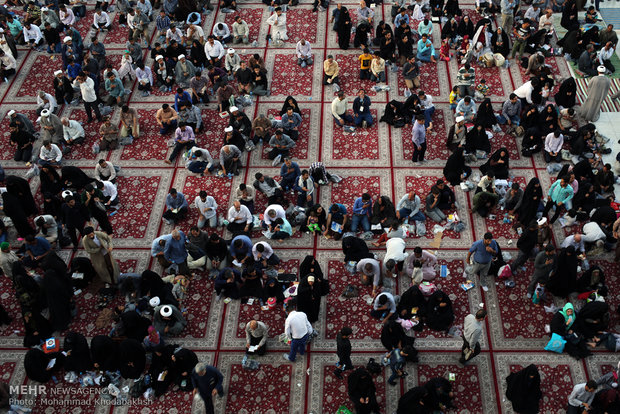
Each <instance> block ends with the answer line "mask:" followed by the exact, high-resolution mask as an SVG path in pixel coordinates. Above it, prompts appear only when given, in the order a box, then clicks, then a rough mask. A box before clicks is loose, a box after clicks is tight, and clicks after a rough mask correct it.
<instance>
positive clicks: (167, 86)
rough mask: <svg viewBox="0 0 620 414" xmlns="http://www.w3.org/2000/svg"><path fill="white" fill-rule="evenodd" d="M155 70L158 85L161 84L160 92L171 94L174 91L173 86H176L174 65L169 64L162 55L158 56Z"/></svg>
mask: <svg viewBox="0 0 620 414" xmlns="http://www.w3.org/2000/svg"><path fill="white" fill-rule="evenodd" d="M154 68H155V75H156V77H157V83H159V90H160V91H161V92H164V91H168V92H170V91H171V90H172V85H174V76H173V69H172V64H171V63H169V62H167V61H166V59H164V57H163V56H162V55H157V56H155V66H154Z"/></svg>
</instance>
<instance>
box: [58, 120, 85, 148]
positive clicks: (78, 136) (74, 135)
mask: <svg viewBox="0 0 620 414" xmlns="http://www.w3.org/2000/svg"><path fill="white" fill-rule="evenodd" d="M60 122H61V123H62V134H63V138H64V139H65V143H66V144H67V145H73V144H81V143H83V142H84V128H82V125H81V124H80V123H79V122H78V121H74V120H70V119H69V118H67V117H63V118H62V119H61V120H60Z"/></svg>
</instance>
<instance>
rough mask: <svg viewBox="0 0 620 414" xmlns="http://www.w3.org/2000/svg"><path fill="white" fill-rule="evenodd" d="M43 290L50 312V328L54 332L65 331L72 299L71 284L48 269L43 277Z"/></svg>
mask: <svg viewBox="0 0 620 414" xmlns="http://www.w3.org/2000/svg"><path fill="white" fill-rule="evenodd" d="M43 289H44V291H45V296H46V298H47V306H48V308H49V310H50V322H51V324H52V328H53V329H54V331H62V330H64V329H66V328H67V326H69V322H71V300H72V299H73V289H72V287H71V282H70V281H69V280H68V279H67V278H65V277H63V276H62V275H59V274H58V273H57V272H56V271H55V270H54V269H48V270H47V271H46V272H45V275H44V277H43Z"/></svg>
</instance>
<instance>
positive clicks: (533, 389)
mask: <svg viewBox="0 0 620 414" xmlns="http://www.w3.org/2000/svg"><path fill="white" fill-rule="evenodd" d="M506 398H507V399H508V400H509V401H511V402H512V409H513V410H514V411H515V412H518V413H537V412H538V410H539V407H538V405H539V404H540V399H541V398H542V392H541V390H540V374H539V373H538V368H536V365H534V364H531V365H528V366H527V367H525V368H523V369H522V370H521V371H517V372H513V373H511V374H510V375H508V377H506Z"/></svg>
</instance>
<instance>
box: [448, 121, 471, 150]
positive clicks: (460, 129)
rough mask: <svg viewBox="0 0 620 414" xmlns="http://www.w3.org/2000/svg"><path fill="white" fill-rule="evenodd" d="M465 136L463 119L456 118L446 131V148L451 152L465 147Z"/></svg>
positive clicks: (465, 128)
mask: <svg viewBox="0 0 620 414" xmlns="http://www.w3.org/2000/svg"><path fill="white" fill-rule="evenodd" d="M466 136H467V127H466V126H465V117H463V116H457V117H456V119H455V123H454V125H452V126H451V127H450V130H449V131H448V140H447V146H448V149H449V150H450V151H452V152H454V151H456V149H457V148H461V147H462V146H463V145H465V137H466Z"/></svg>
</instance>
